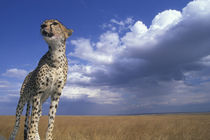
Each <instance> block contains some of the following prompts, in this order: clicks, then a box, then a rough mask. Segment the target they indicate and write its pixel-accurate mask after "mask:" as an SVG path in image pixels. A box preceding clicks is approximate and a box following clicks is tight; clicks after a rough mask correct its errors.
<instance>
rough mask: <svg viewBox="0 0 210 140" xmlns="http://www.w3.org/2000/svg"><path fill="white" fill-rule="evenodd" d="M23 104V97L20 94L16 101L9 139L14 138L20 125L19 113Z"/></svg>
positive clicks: (12, 139) (24, 100)
mask: <svg viewBox="0 0 210 140" xmlns="http://www.w3.org/2000/svg"><path fill="white" fill-rule="evenodd" d="M25 104H26V99H25V97H23V96H20V99H19V101H18V105H17V108H16V120H15V126H14V128H13V131H12V133H11V135H10V138H9V140H15V137H16V134H17V132H18V129H19V126H20V117H21V114H22V112H23V108H24V106H25Z"/></svg>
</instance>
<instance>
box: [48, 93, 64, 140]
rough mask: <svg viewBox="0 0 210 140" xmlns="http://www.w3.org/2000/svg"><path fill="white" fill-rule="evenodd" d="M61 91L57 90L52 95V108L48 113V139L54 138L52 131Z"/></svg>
mask: <svg viewBox="0 0 210 140" xmlns="http://www.w3.org/2000/svg"><path fill="white" fill-rule="evenodd" d="M60 95H61V92H56V93H54V94H53V95H52V96H51V104H50V110H49V114H48V119H49V120H48V129H47V133H46V140H52V131H53V128H54V120H55V114H56V110H57V107H58V102H59V99H60Z"/></svg>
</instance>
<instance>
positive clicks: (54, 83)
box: [41, 68, 65, 102]
mask: <svg viewBox="0 0 210 140" xmlns="http://www.w3.org/2000/svg"><path fill="white" fill-rule="evenodd" d="M46 77H47V78H46V87H45V90H44V94H42V97H41V102H45V101H46V100H47V99H48V98H49V96H51V95H52V94H55V93H56V92H57V93H58V92H61V90H62V89H61V87H63V84H64V83H63V82H64V77H65V75H64V74H63V69H55V68H53V69H52V70H50V71H49V72H48V74H47V75H46Z"/></svg>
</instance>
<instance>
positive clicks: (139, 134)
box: [0, 113, 210, 140]
mask: <svg viewBox="0 0 210 140" xmlns="http://www.w3.org/2000/svg"><path fill="white" fill-rule="evenodd" d="M14 121H15V117H14V116H0V136H1V137H4V138H5V139H8V138H9V134H10V132H11V131H12V129H13V125H14ZM47 125H48V117H47V116H42V117H41V120H40V123H39V134H40V137H41V139H43V140H44V137H45V132H46V129H47ZM23 126H24V117H22V118H21V124H20V129H19V132H18V135H17V138H16V140H23ZM53 132H54V134H53V137H54V139H56V140H210V113H205V114H165V115H136V116H56V120H55V128H54V131H53Z"/></svg>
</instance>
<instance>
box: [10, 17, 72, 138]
mask: <svg viewBox="0 0 210 140" xmlns="http://www.w3.org/2000/svg"><path fill="white" fill-rule="evenodd" d="M40 31H41V34H42V36H43V38H44V40H45V41H46V42H47V44H48V45H49V50H48V52H47V53H46V54H45V55H44V56H43V57H42V58H41V59H40V61H39V64H38V66H37V67H36V69H35V70H34V71H32V72H30V73H29V74H28V75H27V76H26V78H25V80H24V82H23V85H22V87H21V90H20V99H19V102H18V105H17V109H16V120H15V126H14V129H13V131H12V133H11V135H10V140H15V136H16V134H17V132H18V128H19V124H20V116H21V114H22V111H23V108H24V106H25V105H26V104H27V108H26V118H25V125H24V140H40V137H39V132H38V123H39V119H40V116H41V114H42V104H43V103H44V102H45V101H46V100H47V99H48V97H51V104H50V109H49V114H48V117H49V119H48V128H47V132H46V140H52V139H53V136H52V131H53V128H54V119H55V114H56V110H57V107H58V102H59V98H60V96H61V93H62V90H63V87H64V85H65V83H66V79H67V71H68V62H67V58H66V53H65V52H66V43H65V42H66V39H67V38H68V37H69V36H71V34H72V32H73V30H71V29H67V28H66V27H65V26H64V25H63V24H61V22H59V21H58V20H54V19H51V20H46V21H44V22H43V23H42V25H41V30H40ZM31 106H32V109H31ZM30 110H31V115H30ZM29 116H30V117H29ZM29 118H30V119H29Z"/></svg>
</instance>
